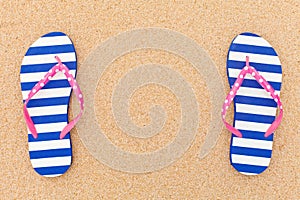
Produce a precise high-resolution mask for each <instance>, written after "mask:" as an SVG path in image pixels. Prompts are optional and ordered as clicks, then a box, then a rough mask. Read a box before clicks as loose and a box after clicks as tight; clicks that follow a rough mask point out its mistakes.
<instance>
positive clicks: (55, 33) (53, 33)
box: [42, 32, 66, 37]
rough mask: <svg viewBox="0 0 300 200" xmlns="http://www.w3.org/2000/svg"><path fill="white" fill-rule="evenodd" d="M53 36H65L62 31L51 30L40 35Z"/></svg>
mask: <svg viewBox="0 0 300 200" xmlns="http://www.w3.org/2000/svg"><path fill="white" fill-rule="evenodd" d="M53 36H66V34H64V33H62V32H51V33H47V34H46V35H43V36H42V37H53Z"/></svg>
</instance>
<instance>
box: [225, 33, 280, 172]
mask: <svg viewBox="0 0 300 200" xmlns="http://www.w3.org/2000/svg"><path fill="white" fill-rule="evenodd" d="M246 56H249V58H250V65H251V66H253V67H254V68H255V69H256V70H257V71H258V72H259V73H260V74H261V75H262V76H264V77H265V79H266V80H267V81H268V82H269V83H270V84H271V85H272V87H273V88H274V89H275V90H276V92H277V93H278V94H280V88H281V82H282V70H281V64H280V60H279V58H278V56H277V54H276V52H275V50H274V49H273V48H272V46H271V45H270V44H269V43H268V42H267V41H266V40H264V39H263V38H262V37H260V36H258V35H255V34H252V33H242V34H240V35H238V36H237V37H236V38H235V39H234V40H233V41H232V43H231V45H230V48H229V52H228V57H227V75H228V82H229V84H230V87H231V86H232V85H233V84H234V82H235V80H236V78H237V76H238V74H239V72H240V71H241V69H242V68H243V67H244V66H245V58H246ZM276 110H277V104H276V102H275V101H274V100H273V99H272V97H271V96H270V95H269V94H268V93H267V92H266V91H265V90H264V89H263V88H262V87H261V86H260V85H259V83H257V81H256V80H255V79H254V78H253V77H252V76H251V75H250V74H248V75H247V76H246V77H245V80H244V82H243V84H242V86H241V87H240V89H239V91H238V92H237V95H236V97H235V99H234V121H233V124H234V127H235V128H236V129H238V130H240V132H241V133H242V134H243V137H242V138H239V137H236V136H235V135H233V134H232V137H231V144H230V162H231V164H232V166H233V167H234V168H235V169H236V170H237V171H239V172H240V173H242V174H245V175H256V174H260V173H262V172H263V171H264V170H265V169H267V167H268V166H269V163H270V160H271V156H272V146H273V134H272V135H270V136H269V137H266V138H265V137H264V134H265V132H266V131H267V129H268V128H269V126H270V125H271V124H272V122H273V121H274V120H275V116H276Z"/></svg>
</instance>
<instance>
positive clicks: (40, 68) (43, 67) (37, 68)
mask: <svg viewBox="0 0 300 200" xmlns="http://www.w3.org/2000/svg"><path fill="white" fill-rule="evenodd" d="M64 64H65V65H66V66H67V67H68V68H69V69H70V70H71V69H76V67H77V66H76V62H64ZM54 65H55V64H53V63H50V64H49V63H48V64H36V65H22V67H21V74H23V73H34V72H48V71H49V70H50V69H51V68H52V67H53V66H54Z"/></svg>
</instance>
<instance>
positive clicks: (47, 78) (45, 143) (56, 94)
mask: <svg viewBox="0 0 300 200" xmlns="http://www.w3.org/2000/svg"><path fill="white" fill-rule="evenodd" d="M76 68H77V63H76V53H75V49H74V45H73V43H72V41H71V40H70V38H69V37H68V36H67V35H65V34H64V33H61V32H52V33H49V34H46V35H44V36H42V37H41V38H39V39H38V40H37V41H36V42H34V43H33V44H32V45H31V46H30V48H29V49H28V51H27V53H26V55H25V57H24V58H23V61H22V66H21V72H20V79H21V89H22V95H23V101H24V107H23V111H24V118H25V121H26V124H27V127H28V143H29V155H30V160H31V164H32V166H33V168H34V169H35V171H36V172H37V173H38V174H40V175H42V176H45V177H56V176H59V175H61V174H63V173H65V172H66V171H67V170H68V168H69V167H70V165H71V162H72V148H71V139H70V133H69V131H70V130H71V129H72V128H73V127H74V125H75V124H76V123H77V121H78V120H79V118H80V117H81V115H82V112H83V96H82V93H81V91H80V88H79V86H78V84H77V83H76V80H75V78H74V77H75V76H76ZM71 91H73V92H74V93H75V95H76V97H77V98H78V101H79V103H80V107H81V112H80V113H79V114H78V115H77V117H75V118H74V119H73V120H72V121H71V122H69V123H68V104H69V100H70V95H71Z"/></svg>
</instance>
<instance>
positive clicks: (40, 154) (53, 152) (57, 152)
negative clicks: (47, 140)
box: [29, 148, 72, 159]
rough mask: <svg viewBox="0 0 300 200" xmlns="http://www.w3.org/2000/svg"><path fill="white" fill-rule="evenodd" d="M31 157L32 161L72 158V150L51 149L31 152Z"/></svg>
mask: <svg viewBox="0 0 300 200" xmlns="http://www.w3.org/2000/svg"><path fill="white" fill-rule="evenodd" d="M29 155H30V158H31V159H37V158H51V157H60V156H71V155H72V150H71V148H65V149H50V150H44V151H30V152H29Z"/></svg>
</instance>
